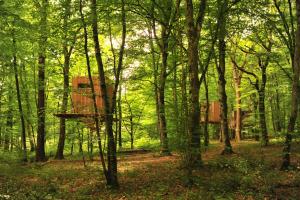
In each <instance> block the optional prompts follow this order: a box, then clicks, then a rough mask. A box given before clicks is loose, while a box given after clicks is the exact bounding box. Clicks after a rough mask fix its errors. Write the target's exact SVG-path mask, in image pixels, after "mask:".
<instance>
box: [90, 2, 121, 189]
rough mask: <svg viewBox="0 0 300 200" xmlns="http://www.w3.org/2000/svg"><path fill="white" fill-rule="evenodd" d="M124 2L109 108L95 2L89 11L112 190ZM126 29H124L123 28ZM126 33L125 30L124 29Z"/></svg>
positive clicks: (108, 173)
mask: <svg viewBox="0 0 300 200" xmlns="http://www.w3.org/2000/svg"><path fill="white" fill-rule="evenodd" d="M124 6H125V4H124V0H122V22H123V23H122V24H123V34H122V38H123V40H122V44H123V45H121V49H120V56H119V60H120V61H121V62H119V65H118V69H117V72H116V83H115V88H114V91H113V96H112V104H111V107H110V102H109V97H108V92H107V87H106V80H105V79H106V78H105V72H104V65H103V62H102V55H101V50H100V44H99V38H98V22H97V9H96V8H97V1H96V0H91V11H92V29H93V40H94V45H95V56H96V61H97V66H98V72H99V81H100V85H101V93H102V99H103V102H104V121H105V129H106V133H107V136H108V144H107V162H108V163H107V185H108V186H110V187H112V188H118V187H119V183H118V176H117V155H116V144H115V139H114V133H113V127H112V126H113V113H114V105H115V101H116V92H117V88H118V84H119V74H120V71H121V67H122V57H123V54H122V52H123V51H124V44H125V34H124V21H125V9H124ZM125 28H126V27H125ZM125 32H126V29H125Z"/></svg>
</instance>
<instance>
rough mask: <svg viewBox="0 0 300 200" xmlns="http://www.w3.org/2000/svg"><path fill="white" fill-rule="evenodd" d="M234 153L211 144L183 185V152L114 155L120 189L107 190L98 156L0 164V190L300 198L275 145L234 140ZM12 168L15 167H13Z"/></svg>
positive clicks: (299, 182) (296, 160) (73, 195)
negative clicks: (191, 181) (200, 165)
mask: <svg viewBox="0 0 300 200" xmlns="http://www.w3.org/2000/svg"><path fill="white" fill-rule="evenodd" d="M232 145H233V149H234V151H235V154H233V155H230V156H228V155H227V156H222V155H220V153H221V151H222V149H223V145H222V144H220V143H218V142H213V143H212V144H211V147H209V148H208V149H207V150H206V151H204V152H203V153H202V158H203V161H204V166H203V168H201V169H198V170H195V171H194V172H193V178H194V186H193V187H186V186H187V185H186V179H185V178H184V177H185V174H186V171H185V170H183V167H182V166H183V165H182V163H183V161H182V156H181V154H179V153H176V152H175V153H174V152H173V155H172V156H164V157H161V156H159V154H158V153H136V154H131V155H120V156H119V157H118V161H119V162H118V171H119V182H120V189H119V190H118V191H111V190H109V189H107V188H106V186H105V180H104V176H103V173H102V170H101V164H100V162H99V160H98V158H96V157H95V158H94V161H90V160H89V159H87V158H86V166H84V164H83V160H71V158H67V160H63V161H57V160H49V161H48V162H46V163H43V164H35V163H31V164H27V165H18V164H14V165H9V166H8V165H4V164H1V165H0V170H1V171H0V194H5V195H6V194H7V195H10V196H11V197H14V198H12V199H27V198H28V199H216V198H225V199H260V198H265V199H274V198H278V199H284V197H285V196H286V195H287V196H289V197H291V198H290V199H293V198H294V197H297V195H299V196H300V172H299V170H297V169H296V170H293V171H289V172H282V171H279V170H278V168H279V166H280V161H281V150H282V147H281V146H280V145H275V144H271V145H270V146H269V147H261V146H260V145H259V144H258V143H257V142H253V141H244V142H241V143H239V144H237V143H235V142H233V143H232ZM299 152H300V145H299V144H298V145H294V147H293V153H292V158H293V164H295V166H300V157H299ZM13 169H15V170H13ZM200 197H201V198H200Z"/></svg>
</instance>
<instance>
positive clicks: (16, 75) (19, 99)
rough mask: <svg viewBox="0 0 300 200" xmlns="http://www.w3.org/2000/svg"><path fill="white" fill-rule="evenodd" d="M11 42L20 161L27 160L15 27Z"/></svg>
mask: <svg viewBox="0 0 300 200" xmlns="http://www.w3.org/2000/svg"><path fill="white" fill-rule="evenodd" d="M12 42H13V68H14V74H15V84H16V92H17V100H18V108H19V114H20V120H21V129H22V132H21V140H22V147H23V158H22V161H24V162H27V147H26V127H25V119H24V113H23V107H22V99H21V93H20V84H19V75H18V64H17V52H16V51H17V47H16V35H15V29H14V28H13V30H12Z"/></svg>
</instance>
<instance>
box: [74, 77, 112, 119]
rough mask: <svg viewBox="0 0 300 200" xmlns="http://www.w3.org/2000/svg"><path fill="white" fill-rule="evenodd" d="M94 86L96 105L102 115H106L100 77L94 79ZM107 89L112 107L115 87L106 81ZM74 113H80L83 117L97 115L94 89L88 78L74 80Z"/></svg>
mask: <svg viewBox="0 0 300 200" xmlns="http://www.w3.org/2000/svg"><path fill="white" fill-rule="evenodd" d="M92 79H93V85H94V89H95V94H96V105H97V108H98V111H99V114H100V115H103V114H104V101H103V99H102V94H101V88H100V87H101V86H100V81H99V78H98V77H92ZM106 80H107V81H106V82H107V83H106V87H107V91H108V96H109V101H110V105H111V103H112V93H113V85H111V84H110V81H109V80H108V79H106ZM71 99H72V113H78V114H82V115H85V114H86V115H89V114H95V111H94V104H93V98H92V89H91V85H90V80H89V78H88V77H87V76H77V77H75V78H73V79H72V93H71Z"/></svg>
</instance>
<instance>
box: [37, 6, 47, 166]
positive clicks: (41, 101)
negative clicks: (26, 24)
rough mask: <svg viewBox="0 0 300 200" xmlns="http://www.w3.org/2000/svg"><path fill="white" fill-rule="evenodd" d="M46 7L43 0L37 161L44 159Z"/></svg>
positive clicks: (40, 37) (41, 8)
mask: <svg viewBox="0 0 300 200" xmlns="http://www.w3.org/2000/svg"><path fill="white" fill-rule="evenodd" d="M47 7H48V0H43V1H42V4H41V5H40V8H39V9H40V10H39V12H40V13H39V14H40V23H39V28H40V32H39V34H40V35H39V58H38V105H37V116H38V122H37V126H38V129H37V146H36V156H35V160H36V161H37V162H41V161H46V154H45V135H46V130H45V116H46V113H45V111H46V107H45V87H46V82H45V68H46V42H47V34H48V33H47Z"/></svg>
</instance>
